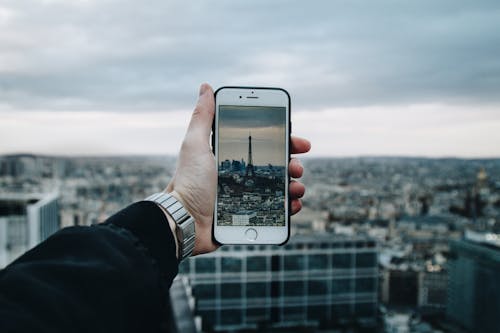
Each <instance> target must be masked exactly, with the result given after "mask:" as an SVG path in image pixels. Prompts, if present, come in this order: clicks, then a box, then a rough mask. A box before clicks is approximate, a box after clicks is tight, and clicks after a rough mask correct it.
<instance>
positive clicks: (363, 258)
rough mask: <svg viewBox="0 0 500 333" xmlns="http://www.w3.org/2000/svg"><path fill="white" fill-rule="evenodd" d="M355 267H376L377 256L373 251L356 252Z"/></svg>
mask: <svg viewBox="0 0 500 333" xmlns="http://www.w3.org/2000/svg"><path fill="white" fill-rule="evenodd" d="M356 267H360V268H361V267H363V268H370V267H377V256H376V254H375V253H373V252H369V253H357V254H356Z"/></svg>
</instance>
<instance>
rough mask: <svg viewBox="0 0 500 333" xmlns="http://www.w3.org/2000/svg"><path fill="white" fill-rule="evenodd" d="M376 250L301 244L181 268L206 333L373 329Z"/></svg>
mask: <svg viewBox="0 0 500 333" xmlns="http://www.w3.org/2000/svg"><path fill="white" fill-rule="evenodd" d="M377 253H378V248H377V246H376V244H375V242H374V241H373V240H371V239H368V238H365V237H349V238H346V237H343V236H338V235H332V234H323V235H314V236H303V235H299V236H296V237H294V238H292V239H291V240H290V242H289V243H288V244H287V245H285V246H284V247H272V246H264V245H255V246H224V247H222V248H221V249H220V250H219V251H216V252H214V253H211V254H208V255H204V256H199V257H194V258H191V259H190V260H189V261H187V262H186V263H184V264H183V265H182V266H181V274H185V275H186V276H187V277H189V280H190V284H191V286H192V294H193V296H194V298H195V300H196V306H195V310H196V315H199V316H201V318H202V326H203V329H204V330H205V331H230V330H257V331H259V329H264V328H277V327H282V328H283V327H288V328H297V327H320V328H321V327H322V328H330V327H342V326H343V325H344V326H349V325H357V326H358V327H372V328H373V327H375V326H376V315H377V305H378V301H377V295H378V294H377V290H378V268H377Z"/></svg>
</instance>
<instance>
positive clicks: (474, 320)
mask: <svg viewBox="0 0 500 333" xmlns="http://www.w3.org/2000/svg"><path fill="white" fill-rule="evenodd" d="M471 236H472V237H466V238H465V239H464V240H460V241H453V242H451V252H452V260H450V261H449V287H448V303H447V315H448V317H449V319H451V320H453V321H454V322H456V323H457V324H459V325H460V326H462V327H464V328H465V329H467V330H469V331H471V332H482V333H489V332H492V333H493V332H495V333H496V332H498V330H499V327H500V321H499V317H498V316H499V314H500V247H499V246H497V245H495V243H494V242H478V241H477V240H478V237H474V236H477V235H474V234H473V235H471ZM497 237H498V235H497ZM473 239H475V240H473Z"/></svg>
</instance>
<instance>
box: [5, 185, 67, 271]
mask: <svg viewBox="0 0 500 333" xmlns="http://www.w3.org/2000/svg"><path fill="white" fill-rule="evenodd" d="M58 199H59V195H58V194H56V193H51V194H1V195H0V267H4V266H6V265H7V264H9V263H10V262H11V261H13V260H15V259H16V258H17V257H19V256H20V255H21V254H23V253H24V252H26V251H27V250H29V249H30V248H32V247H34V246H35V245H37V244H38V243H40V242H41V241H43V240H45V239H46V238H47V237H49V236H50V235H51V234H53V233H54V232H56V231H57V230H58V229H59V228H60V224H59V207H58Z"/></svg>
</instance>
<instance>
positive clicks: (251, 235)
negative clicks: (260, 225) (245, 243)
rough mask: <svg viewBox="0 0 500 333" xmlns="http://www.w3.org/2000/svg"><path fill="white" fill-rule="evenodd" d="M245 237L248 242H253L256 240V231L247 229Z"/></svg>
mask: <svg viewBox="0 0 500 333" xmlns="http://www.w3.org/2000/svg"><path fill="white" fill-rule="evenodd" d="M245 237H246V238H247V240H249V241H252V242H253V241H255V240H256V239H257V230H255V229H253V228H250V229H247V231H245Z"/></svg>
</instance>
